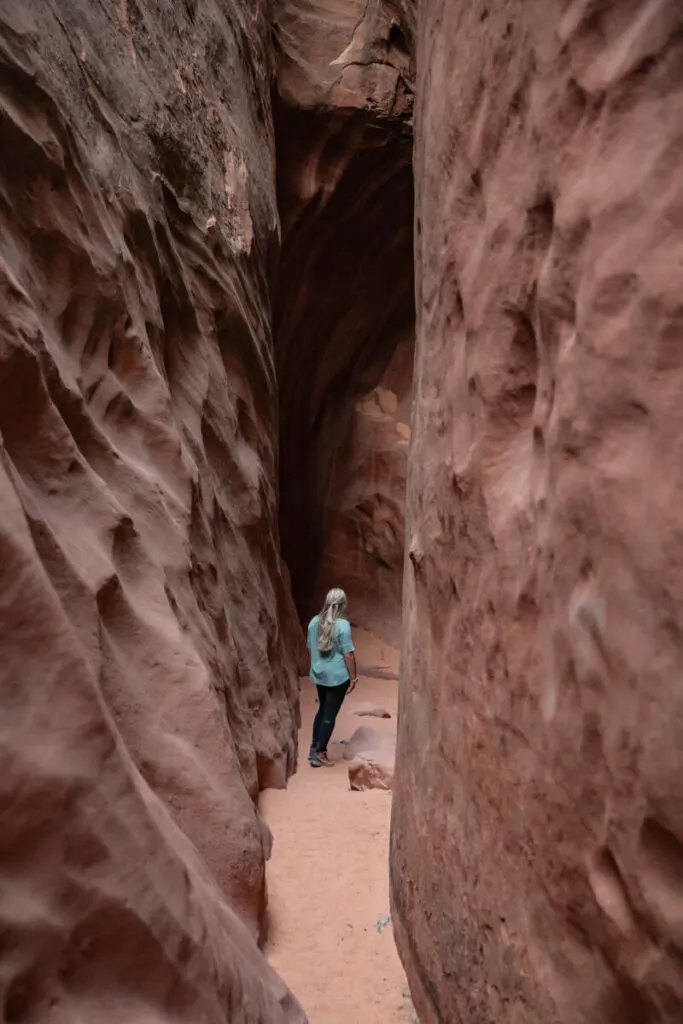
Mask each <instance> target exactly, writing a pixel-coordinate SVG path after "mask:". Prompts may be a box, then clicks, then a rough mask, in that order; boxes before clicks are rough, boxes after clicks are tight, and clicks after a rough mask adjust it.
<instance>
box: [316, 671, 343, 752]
mask: <svg viewBox="0 0 683 1024" xmlns="http://www.w3.org/2000/svg"><path fill="white" fill-rule="evenodd" d="M350 685H351V681H350V680H349V679H347V681H346V682H345V683H342V684H341V685H340V686H316V690H317V691H318V702H319V707H318V713H317V714H316V716H315V718H314V719H313V743H312V744H311V746H312V747H313V749H314V750H317V751H318V752H319V753H322V752H323V751H324V750H327V744H328V743H329V742H330V737H331V735H332V733H333V731H334V723H335V722H336V721H337V715H338V714H339V709H340V707H341V706H342V704H343V703H344V697H345V696H346V694H347V691H348V689H349V686H350Z"/></svg>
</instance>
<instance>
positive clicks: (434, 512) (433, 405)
mask: <svg viewBox="0 0 683 1024" xmlns="http://www.w3.org/2000/svg"><path fill="white" fill-rule="evenodd" d="M417 34H418V38H419V53H418V69H419V73H418V81H417V86H416V95H417V101H416V115H415V132H416V135H415V188H416V267H417V291H416V305H417V339H416V375H415V382H416V383H415V394H414V403H415V418H414V422H413V435H412V440H411V453H410V472H409V484H408V497H407V508H408V522H407V526H406V531H407V540H408V551H409V556H410V559H409V562H408V563H407V565H408V568H407V570H406V577H407V579H406V593H405V606H404V611H405V622H404V630H405V643H404V649H403V661H402V691H401V703H400V707H399V738H398V751H397V769H396V779H395V790H394V804H393V808H394V818H393V825H392V829H393V834H392V853H391V873H392V890H393V900H394V924H395V928H396V929H397V933H398V936H397V937H398V942H399V948H400V950H401V953H402V956H403V960H404V963H405V965H406V967H407V970H408V972H409V975H410V978H411V986H412V989H413V997H414V999H415V1003H416V1007H417V1010H418V1015H419V1017H420V1020H421V1021H422V1024H436V1022H440V1024H456V1022H458V1024H459V1022H463V1024H465V1022H467V1024H470V1022H471V1024H474V1022H477V1024H482V1022H487V1024H488V1022H497V1024H503V1022H505V1024H551V1022H562V1024H599V1022H603V1021H604V1022H610V1024H624V1022H632V1024H646V1022H655V1021H656V1022H670V1024H674V1022H677V1021H679V1020H680V1018H681V1006H682V1004H683V970H682V968H681V953H682V951H683V933H682V932H681V922H682V920H683V918H682V917H681V900H682V898H683V874H682V871H683V776H682V775H681V771H680V765H681V747H680V737H681V733H682V729H683V689H681V686H680V678H681V671H682V670H683V641H682V639H681V638H682V636H683V634H682V631H681V625H682V620H681V584H682V576H681V564H682V563H681V528H680V524H681V495H682V493H683V476H682V473H683V468H682V467H683V449H682V436H683V435H682V434H681V429H680V428H681V418H680V407H681V406H680V395H681V389H682V387H683V358H682V351H683V350H682V349H681V325H682V320H681V237H682V236H681V212H682V211H683V178H682V177H681V159H682V157H683V107H682V106H681V88H682V86H683V77H682V71H681V69H682V68H683V13H682V12H681V7H680V4H679V3H677V2H675V0H668V2H667V0H662V2H651V3H650V2H640V0H633V2H630V0H626V2H623V3H622V2H611V3H607V2H599V0H598V2H595V3H587V2H583V0H573V2H570V0H564V2H559V0H557V2H553V0H548V2H544V3H542V4H529V3H526V2H522V0H519V2H509V0H486V2H477V0H472V2H468V3H464V2H452V0H427V2H425V3H421V4H420V6H419V24H418V30H417Z"/></svg>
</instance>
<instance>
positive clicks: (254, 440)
mask: <svg viewBox="0 0 683 1024" xmlns="http://www.w3.org/2000/svg"><path fill="white" fill-rule="evenodd" d="M270 71H271V64H270V33H269V26H268V23H267V21H266V17H265V10H264V9H262V5H260V4H256V5H255V6H254V5H251V6H250V7H249V10H247V9H246V8H244V9H242V8H240V7H238V6H236V5H234V4H232V3H226V2H220V3H219V2H217V0H202V3H201V4H197V3H196V2H195V0H186V2H184V3H178V4H159V3H153V2H148V3H129V2H127V0H117V2H114V3H111V4H106V5H101V4H100V5H98V4H93V3H83V2H78V0H67V2H65V0H44V2H43V0H41V2H38V0H35V2H34V0H21V2H19V0H17V2H15V3H12V2H10V3H9V4H8V3H6V4H4V5H3V6H2V11H0V73H1V76H2V88H1V92H0V151H1V152H2V155H3V159H2V166H1V167H0V218H1V226H0V281H1V285H0V287H1V288H2V302H1V303H0V434H1V440H2V452H1V456H0V505H1V514H0V548H1V551H0V615H1V619H2V623H1V629H2V641H3V650H2V658H1V659H0V695H1V700H2V715H1V716H0V760H1V763H2V782H1V783H0V794H1V795H0V803H1V806H2V839H0V871H1V873H2V883H3V884H2V887H0V922H1V923H2V930H3V934H4V939H3V957H2V985H3V991H4V1015H5V1019H7V1020H15V1021H18V1020H28V1019H29V1018H30V1019H31V1020H32V1021H43V1020H48V1019H49V1020H50V1021H55V1022H56V1021H64V1022H67V1021H68V1022H69V1024H71V1022H73V1021H75V1020H84V1021H85V1020H88V1021H91V1020H95V1019H97V1020H98V1021H112V1022H124V1021H125V1022H128V1021H131V1020H133V1019H135V1020H136V1021H142V1020H145V1021H150V1022H151V1021H154V1022H162V1021H170V1020H173V1021H188V1022H190V1021H192V1022H196V1021H198V1020H202V1021H207V1022H209V1021H211V1022H216V1024H219V1022H225V1021H228V1020H229V1021H231V1022H238V1021H245V1022H246V1021H249V1022H256V1021H261V1022H264V1024H265V1022H276V1021H280V1022H284V1021H301V1020H303V1016H302V1014H301V1012H300V1010H299V1009H298V1006H297V1004H296V1002H295V1001H294V999H293V998H292V997H291V996H290V995H289V994H288V993H287V991H286V989H285V988H284V986H283V985H282V984H281V983H280V982H279V981H278V979H276V978H275V976H274V975H273V974H272V972H270V971H269V969H268V968H267V966H266V963H265V961H264V960H263V958H262V956H261V954H260V953H259V952H258V949H257V946H256V942H255V940H256V939H257V938H258V937H259V935H260V934H261V932H262V928H263V923H264V909H265V885H264V864H265V858H266V856H267V854H268V849H269V841H270V840H269V834H268V831H267V829H266V828H265V826H264V825H263V823H262V822H261V821H260V818H259V816H258V812H257V810H256V809H255V804H254V799H255V797H256V795H257V793H258V791H259V788H261V787H263V786H266V785H282V784H283V783H284V781H285V779H286V777H287V775H288V774H289V773H290V772H291V771H292V770H293V769H294V766H295V763H296V717H297V713H298V711H297V683H296V674H295V671H294V664H293V654H294V652H295V650H296V645H297V643H298V626H297V625H296V623H295V620H294V616H293V612H292V608H291V606H290V603H289V598H288V588H287V587H286V585H285V581H284V579H283V575H282V571H281V568H280V561H279V552H278V532H277V503H276V478H275V445H276V428H277V423H276V414H275V408H276V387H275V373H274V362H273V354H272V343H271V317H270V292H269V288H270V279H271V274H272V270H273V268H274V265H275V261H276V258H277V251H278V244H279V242H278V234H279V225H278V213H277V208H276V195H275V172H274V141H273V131H272V118H271V109H270Z"/></svg>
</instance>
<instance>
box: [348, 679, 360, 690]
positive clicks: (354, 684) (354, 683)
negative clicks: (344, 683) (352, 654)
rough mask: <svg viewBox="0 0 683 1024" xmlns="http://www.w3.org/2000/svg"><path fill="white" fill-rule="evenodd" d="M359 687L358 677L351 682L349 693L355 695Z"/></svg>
mask: <svg viewBox="0 0 683 1024" xmlns="http://www.w3.org/2000/svg"><path fill="white" fill-rule="evenodd" d="M357 685H358V676H355V678H353V679H352V680H351V685H350V686H349V689H348V692H349V693H353V691H354V690H355V689H356V686H357Z"/></svg>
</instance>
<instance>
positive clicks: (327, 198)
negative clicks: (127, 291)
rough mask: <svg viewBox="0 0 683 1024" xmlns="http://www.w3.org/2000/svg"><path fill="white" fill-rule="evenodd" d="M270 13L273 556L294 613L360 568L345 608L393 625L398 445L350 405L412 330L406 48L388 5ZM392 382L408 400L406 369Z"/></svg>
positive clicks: (311, 606) (310, 5)
mask: <svg viewBox="0 0 683 1024" xmlns="http://www.w3.org/2000/svg"><path fill="white" fill-rule="evenodd" d="M274 17H275V37H276V40H277V56H278V80H277V86H278V102H277V105H276V111H275V112H276V124H275V126H276V144H277V153H278V160H277V171H278V201H279V207H280V212H281V217H282V233H283V244H282V257H281V262H280V272H279V277H278V288H277V293H276V299H275V306H274V333H275V353H276V365H277V372H278V380H279V385H280V389H279V397H280V495H281V518H280V522H281V530H282V548H283V554H284V557H285V559H286V560H287V564H288V565H289V567H290V569H291V573H292V587H293V592H294V597H295V599H296V602H297V607H298V609H299V612H300V614H301V615H302V617H304V618H306V617H307V616H308V615H310V614H312V613H313V612H314V611H316V610H317V607H318V602H319V600H320V595H321V592H323V593H324V592H325V591H326V590H327V589H328V588H329V586H331V585H337V583H339V581H340V580H342V583H341V585H344V583H347V584H348V585H349V588H350V589H353V590H354V591H355V589H356V588H355V587H354V577H355V578H357V577H358V574H359V573H360V572H367V573H368V579H367V581H366V583H367V584H369V588H367V589H368V596H369V595H371V599H370V600H369V601H366V602H365V603H364V604H363V605H361V604H360V603H359V604H358V605H357V606H356V612H358V614H359V621H360V620H361V619H362V620H365V621H366V624H367V613H368V610H369V609H370V608H371V605H373V604H376V603H377V602H378V601H379V602H380V603H381V604H382V606H383V609H382V615H381V617H382V618H383V620H384V621H391V622H393V624H394V628H395V622H396V617H397V614H398V606H399V601H398V594H399V593H400V588H401V570H402V562H403V557H402V553H400V552H401V551H402V546H403V536H402V534H403V521H402V520H403V509H402V505H403V499H402V496H401V492H402V490H403V488H402V486H401V484H400V483H398V482H397V477H398V476H401V477H405V468H404V465H400V463H401V461H402V460H403V462H404V455H403V447H402V445H401V442H400V441H399V440H398V436H397V434H396V432H395V430H394V429H393V424H392V426H391V430H390V434H391V436H390V437H383V436H381V431H378V430H377V429H376V428H375V427H374V425H373V426H371V427H370V430H369V431H366V432H365V434H363V432H362V430H361V429H360V427H361V424H362V422H363V420H362V419H358V418H356V417H355V416H354V407H355V405H356V403H357V402H359V401H360V400H361V399H362V397H363V396H364V395H368V394H369V393H370V392H371V391H372V390H373V389H374V388H375V387H377V386H378V385H381V381H382V376H383V374H384V373H385V372H388V371H387V367H388V365H389V364H390V362H391V360H392V357H393V356H394V353H395V351H396V349H397V346H399V344H400V345H401V346H404V345H405V339H406V338H409V339H412V336H413V322H414V302H413V294H414V283H413V260H412V233H413V231H412V221H413V191H412V169H411V155H412V120H411V117H412V82H413V66H412V54H411V50H410V47H409V44H408V42H407V40H406V37H405V36H404V34H403V29H402V20H401V16H400V13H399V12H398V10H397V8H396V7H395V6H394V5H393V4H392V3H390V2H382V3H379V4H374V5H368V4H363V3H359V2H355V0H352V2H350V3H344V4H337V3H331V4H320V3H318V2H317V0H292V2H289V0H283V2H281V3H277V4H276V5H275V9H274ZM409 361H410V357H408V362H409ZM404 362H405V360H404ZM401 365H402V364H401ZM398 372H399V375H402V377H401V383H400V387H401V388H402V389H404V391H405V392H407V391H408V390H409V388H410V384H409V382H408V383H405V384H404V382H403V377H404V376H407V377H408V381H409V376H410V371H408V373H407V374H405V373H404V372H403V371H402V370H399V371H398ZM375 446H376V448H375ZM390 449H391V451H390ZM373 450H375V451H376V456H377V458H376V462H375V465H374V466H371V465H369V463H368V459H369V457H370V456H371V453H372V451H373ZM396 456H398V458H397V457H396ZM344 462H346V463H348V473H347V472H346V471H345V466H344V465H343V463H344ZM380 463H384V465H380ZM356 473H358V474H360V476H361V477H362V478H363V479H362V480H358V481H356V483H355V484H354V483H353V482H352V476H353V475H354V474H356ZM363 491H365V495H366V497H367V498H368V500H369V502H370V503H371V505H372V506H373V507H374V508H375V509H376V510H377V509H378V507H379V505H382V506H383V507H382V509H381V513H380V514H381V516H382V517H383V519H384V521H389V520H390V521H391V530H392V533H393V539H391V540H390V541H389V542H388V543H387V542H386V541H384V542H382V541H381V540H380V541H378V542H377V539H378V536H379V534H380V533H381V532H382V528H381V527H378V528H375V526H372V525H371V526H370V528H369V531H367V532H366V533H367V535H366V533H363V534H362V535H361V534H359V533H358V531H356V530H355V528H354V527H353V523H352V520H353V519H354V518H357V516H358V514H359V513H358V511H357V509H356V506H357V504H358V502H359V501H361V500H362V497H361V492H363ZM351 492H354V493H351ZM371 516H372V513H371ZM352 533H353V535H352ZM366 541H367V544H368V545H370V546H371V547H372V548H373V550H375V551H377V550H378V549H379V548H378V544H379V546H382V547H383V549H384V554H385V555H388V557H389V563H390V564H389V565H388V567H387V566H386V565H382V564H381V563H380V562H379V561H377V560H376V559H374V558H372V557H367V556H368V552H367V551H366V549H365V545H366ZM332 576H334V577H335V578H334V579H332ZM356 612H353V615H354V616H355V615H356ZM375 619H377V617H375Z"/></svg>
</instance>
